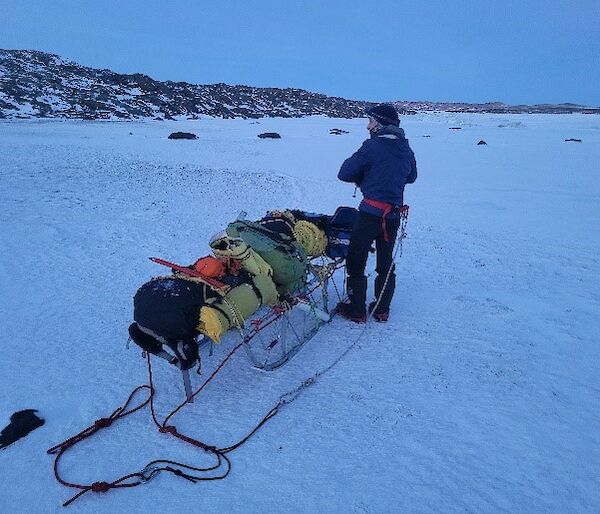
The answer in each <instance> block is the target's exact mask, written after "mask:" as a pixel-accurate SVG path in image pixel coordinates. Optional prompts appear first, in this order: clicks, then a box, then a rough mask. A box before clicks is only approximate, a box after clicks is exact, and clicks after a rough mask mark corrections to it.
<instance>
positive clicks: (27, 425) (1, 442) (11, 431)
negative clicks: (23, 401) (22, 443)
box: [0, 409, 44, 450]
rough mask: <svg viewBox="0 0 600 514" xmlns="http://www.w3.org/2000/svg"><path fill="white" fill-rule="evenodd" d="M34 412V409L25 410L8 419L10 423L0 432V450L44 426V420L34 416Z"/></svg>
mask: <svg viewBox="0 0 600 514" xmlns="http://www.w3.org/2000/svg"><path fill="white" fill-rule="evenodd" d="M36 412H37V410H35V409H25V410H20V411H18V412H15V413H14V414H13V415H12V416H11V417H10V423H9V424H8V425H7V426H6V427H5V428H3V429H2V432H0V450H4V448H6V447H7V446H9V445H11V444H12V443H14V442H15V441H18V440H19V439H21V438H22V437H25V436H26V435H27V434H28V433H29V432H31V431H32V430H35V429H36V428H38V427H41V426H42V425H43V424H44V420H43V419H41V418H38V417H37V416H36V415H35V413H36Z"/></svg>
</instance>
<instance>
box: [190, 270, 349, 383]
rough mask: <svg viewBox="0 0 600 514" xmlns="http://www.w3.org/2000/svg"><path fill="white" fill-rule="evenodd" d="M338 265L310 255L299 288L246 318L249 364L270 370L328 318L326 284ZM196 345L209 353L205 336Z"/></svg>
mask: <svg viewBox="0 0 600 514" xmlns="http://www.w3.org/2000/svg"><path fill="white" fill-rule="evenodd" d="M319 260H321V262H319ZM342 267H343V260H342V259H336V260H331V259H327V262H325V259H324V258H323V259H321V258H316V259H313V260H312V261H311V263H310V265H309V278H308V280H307V284H306V285H305V287H304V288H303V289H302V290H301V291H298V292H296V293H295V294H293V295H289V296H288V297H286V298H284V299H283V300H282V301H281V302H279V303H278V304H277V305H275V306H273V307H268V308H263V309H261V310H260V311H258V313H257V314H258V317H256V318H254V319H251V320H246V322H245V324H244V326H243V327H242V328H241V329H240V332H241V337H242V340H241V345H242V347H243V348H244V351H245V353H246V356H247V358H248V360H249V361H250V363H251V365H252V366H253V367H255V368H257V369H259V370H262V371H273V370H275V369H277V368H279V367H281V366H283V365H284V364H285V363H286V362H288V361H289V360H290V359H291V358H292V357H293V356H294V355H296V353H298V351H299V350H300V349H301V348H302V347H303V346H304V345H305V344H306V343H307V342H308V341H310V339H311V338H312V337H313V336H314V335H315V334H316V333H317V332H318V331H319V329H320V328H321V327H322V326H323V324H324V323H327V322H329V321H330V319H331V314H330V310H329V294H328V293H329V291H328V288H329V286H330V283H331V282H333V275H334V274H335V272H336V271H337V270H338V269H340V268H342ZM336 291H337V286H336ZM199 346H200V355H202V351H203V350H204V352H205V353H206V351H207V350H206V349H208V355H209V356H211V355H212V349H213V345H212V342H211V341H210V340H209V339H208V338H206V337H205V338H203V339H202V340H201V341H200V342H199ZM201 358H202V356H201ZM186 390H187V388H186Z"/></svg>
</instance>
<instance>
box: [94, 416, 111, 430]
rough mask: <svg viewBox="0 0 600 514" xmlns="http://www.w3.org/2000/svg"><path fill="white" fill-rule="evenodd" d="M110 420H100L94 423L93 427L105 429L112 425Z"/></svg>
mask: <svg viewBox="0 0 600 514" xmlns="http://www.w3.org/2000/svg"><path fill="white" fill-rule="evenodd" d="M112 422H113V419H112V418H100V419H97V420H96V421H94V426H95V427H96V428H106V427H109V426H111V425H112Z"/></svg>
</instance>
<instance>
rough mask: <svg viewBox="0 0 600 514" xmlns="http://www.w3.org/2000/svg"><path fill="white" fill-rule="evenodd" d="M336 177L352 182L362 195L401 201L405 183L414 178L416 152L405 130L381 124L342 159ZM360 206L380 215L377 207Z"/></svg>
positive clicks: (386, 201)
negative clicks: (405, 134)
mask: <svg viewBox="0 0 600 514" xmlns="http://www.w3.org/2000/svg"><path fill="white" fill-rule="evenodd" d="M338 178H339V179H340V180H342V181H343V182H354V183H355V184H356V185H357V186H358V187H359V188H360V190H361V191H362V194H363V196H364V197H365V198H369V199H371V200H377V201H380V202H385V203H389V204H392V205H395V206H397V207H400V206H401V205H404V186H405V185H406V184H412V183H413V182H414V181H415V180H417V163H416V161H415V154H414V153H413V151H412V150H411V148H410V146H409V145H408V140H407V139H406V138H405V137H404V130H402V129H401V128H399V127H395V126H393V125H388V126H386V127H382V128H381V129H379V130H378V131H377V132H375V133H374V134H372V135H371V138H370V139H367V140H366V141H365V142H364V143H363V144H362V146H361V147H360V148H359V149H358V150H357V151H356V153H354V155H352V156H351V157H349V158H348V159H346V160H345V161H344V163H343V164H342V167H341V168H340V172H339V173H338ZM359 210H360V211H363V212H366V213H369V214H374V215H376V216H380V215H381V211H379V210H378V209H377V208H375V207H372V206H370V205H367V204H365V202H361V204H360V206H359Z"/></svg>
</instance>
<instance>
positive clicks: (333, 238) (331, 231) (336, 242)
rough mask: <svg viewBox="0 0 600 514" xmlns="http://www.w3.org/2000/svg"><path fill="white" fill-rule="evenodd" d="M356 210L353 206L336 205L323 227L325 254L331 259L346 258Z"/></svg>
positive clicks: (356, 214)
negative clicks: (325, 245)
mask: <svg viewBox="0 0 600 514" xmlns="http://www.w3.org/2000/svg"><path fill="white" fill-rule="evenodd" d="M357 216H358V210H357V209H355V208H354V207H338V208H337V210H336V211H335V213H334V214H333V216H332V217H331V219H330V220H329V223H328V224H327V226H326V227H325V234H326V235H327V250H326V251H325V252H326V255H327V256H328V257H330V258H332V259H337V258H340V257H341V258H344V259H345V258H346V257H347V256H348V249H349V247H350V237H351V236H352V228H353V227H354V223H355V222H356V219H357Z"/></svg>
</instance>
